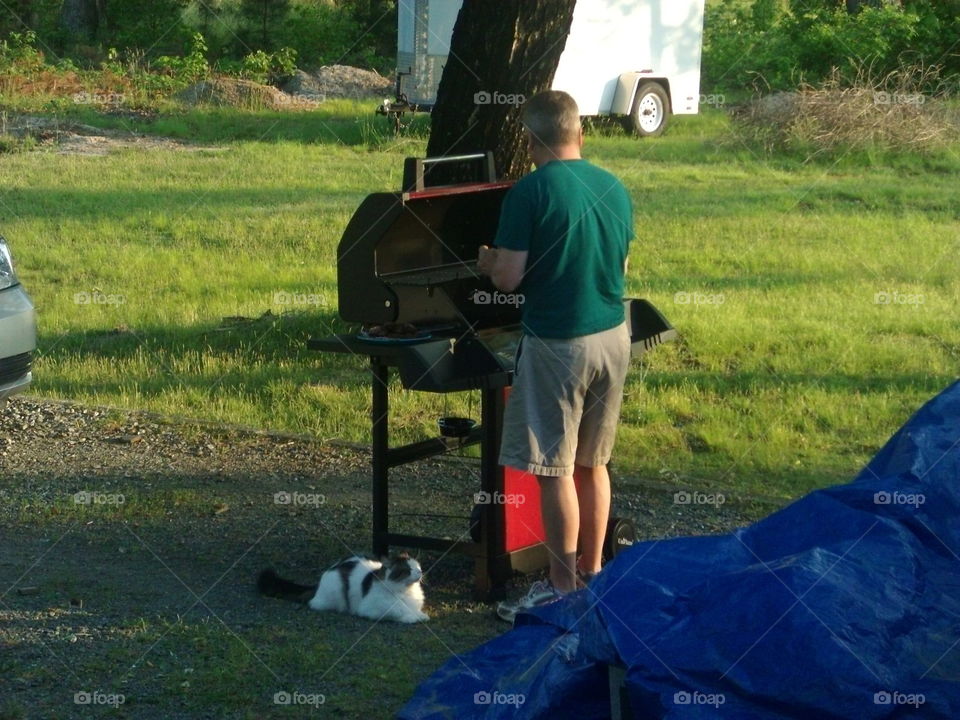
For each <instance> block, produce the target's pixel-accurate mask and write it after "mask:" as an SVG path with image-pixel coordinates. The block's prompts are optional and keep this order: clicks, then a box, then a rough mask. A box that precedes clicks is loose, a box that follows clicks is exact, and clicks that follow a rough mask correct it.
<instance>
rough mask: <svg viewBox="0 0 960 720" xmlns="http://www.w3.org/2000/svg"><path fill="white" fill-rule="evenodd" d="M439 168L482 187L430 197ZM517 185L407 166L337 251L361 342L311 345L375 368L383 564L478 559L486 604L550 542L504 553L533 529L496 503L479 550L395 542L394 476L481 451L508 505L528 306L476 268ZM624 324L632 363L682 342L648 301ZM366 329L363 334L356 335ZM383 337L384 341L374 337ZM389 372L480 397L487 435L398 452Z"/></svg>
mask: <svg viewBox="0 0 960 720" xmlns="http://www.w3.org/2000/svg"><path fill="white" fill-rule="evenodd" d="M437 163H448V164H449V163H457V164H459V165H461V167H462V170H461V172H460V175H461V176H463V175H465V174H466V173H467V172H468V171H469V168H471V167H472V168H475V174H474V179H473V180H472V181H468V182H463V183H459V184H456V185H446V186H431V185H430V184H429V180H430V171H431V169H433V168H435V167H436V165H437ZM511 185H512V183H510V182H498V181H497V180H496V179H495V177H494V174H493V158H492V153H485V154H479V155H465V156H456V157H450V158H428V159H414V158H411V159H408V160H407V161H406V164H405V167H404V190H403V191H402V192H384V193H374V194H372V195H370V196H368V197H367V198H366V199H365V200H364V201H363V202H362V203H361V204H360V206H359V207H358V208H357V210H356V212H355V213H354V215H353V217H352V218H351V220H350V222H349V223H348V225H347V227H346V229H345V230H344V233H343V236H342V238H341V240H340V244H339V247H338V250H337V283H338V300H339V312H340V316H341V318H343V320H345V321H347V322H351V323H357V325H358V332H354V333H343V334H339V335H334V336H331V337H326V338H319V339H311V340H310V341H309V346H310V347H311V348H313V349H315V350H320V351H324V352H337V353H347V354H353V355H358V356H361V357H364V358H368V359H369V363H370V369H371V373H372V381H371V386H372V392H373V408H372V465H373V552H374V553H375V554H385V553H386V552H387V551H388V549H389V547H390V546H391V545H395V546H401V547H409V548H423V549H431V550H439V551H448V550H451V549H453V550H456V551H459V552H463V553H466V554H468V555H471V556H473V557H474V558H475V559H476V592H477V595H478V596H479V597H484V598H491V597H495V596H497V595H499V594H500V589H501V588H502V585H503V583H504V582H505V581H506V579H507V578H508V577H509V576H510V574H511V573H512V571H513V570H520V571H524V572H526V571H530V570H533V569H535V568H538V567H542V566H544V565H545V564H546V560H547V556H546V551H545V548H544V547H543V545H542V543H540V542H533V543H530V544H528V545H526V546H523V547H512V546H510V544H509V542H508V539H507V535H508V534H512V535H513V536H516V533H514V532H513V530H515V529H516V522H520V523H521V524H524V525H525V526H526V524H527V523H526V521H524V519H523V518H521V517H515V518H511V516H510V513H511V512H512V511H511V509H510V508H509V506H507V505H504V504H489V505H485V506H484V508H483V510H484V511H483V512H481V513H480V516H481V521H480V532H479V539H478V540H473V539H470V538H469V532H467V528H466V527H465V528H464V536H463V537H462V538H461V539H458V540H450V539H446V538H430V537H422V536H414V535H404V534H399V533H395V532H391V531H390V527H389V515H388V494H389V485H388V479H389V470H390V468H392V467H396V466H398V465H403V464H406V463H409V462H413V461H415V460H419V459H422V458H426V457H430V456H432V455H437V454H440V453H443V452H447V451H449V450H451V449H454V448H460V447H464V446H467V445H472V444H476V443H479V444H480V490H481V495H483V494H486V497H496V494H497V493H499V494H500V495H503V494H504V488H505V486H504V476H505V473H504V468H502V467H501V466H500V465H498V463H497V457H498V454H499V445H500V433H501V427H502V416H503V407H504V402H505V397H504V395H505V392H504V389H505V388H507V387H508V386H509V385H510V383H511V380H512V376H513V369H514V356H515V352H516V346H517V343H518V342H519V338H520V315H521V305H520V303H519V302H518V301H517V298H516V296H514V295H510V294H505V293H501V292H499V291H498V290H496V288H494V287H493V285H492V284H491V283H490V281H489V279H488V278H486V277H483V276H480V275H479V274H478V273H477V271H476V261H477V256H478V254H479V248H480V246H481V245H492V244H493V240H494V237H495V235H496V229H497V224H498V222H499V219H500V206H501V203H502V202H503V198H504V196H505V195H506V193H507V192H508V191H509V189H510V187H511ZM625 314H626V317H627V321H628V322H629V323H630V328H631V338H632V340H633V349H634V354H635V355H637V354H640V353H642V352H644V351H646V350H649V349H651V348H652V347H654V346H655V345H657V344H659V343H661V342H665V341H667V340H671V339H673V338H674V337H676V332H675V331H674V330H673V328H672V327H671V325H670V324H669V323H668V322H667V321H666V319H665V318H664V317H663V316H662V315H661V314H660V313H659V312H658V311H657V310H656V308H654V307H653V306H652V305H651V304H649V303H648V302H646V301H644V300H630V301H625ZM390 324H395V326H396V324H399V325H405V326H407V327H405V328H402V329H403V330H405V332H402V333H401V336H400V337H396V338H391V337H389V334H390V333H389V330H390V328H391V326H390ZM361 327H362V328H365V329H366V332H365V333H360V332H359V330H360V329H361ZM385 330H386V335H387V337H378V336H377V332H384V331H385ZM390 368H397V370H398V372H399V375H400V380H401V382H402V384H403V386H404V387H405V388H407V389H414V390H422V391H427V392H438V393H446V392H455V391H462V390H473V389H478V390H480V391H481V418H480V425H479V426H476V427H472V428H467V429H465V430H464V432H463V433H457V434H450V435H447V434H444V435H441V436H438V437H434V438H429V439H426V440H423V441H420V442H416V443H411V444H408V445H403V446H399V447H390V444H389V429H388V411H389V402H388V401H389V397H388V392H387V388H388V380H389V373H390ZM514 511H516V509H514ZM524 512H534V513H536V514H537V523H539V509H538V508H536V507H532V506H531V507H527V508H526V509H525V510H524ZM528 520H529V518H528ZM512 522H513V523H514V525H512V526H511V523H512ZM531 522H532V520H531ZM511 528H512V529H513V530H511ZM521 534H522V533H521Z"/></svg>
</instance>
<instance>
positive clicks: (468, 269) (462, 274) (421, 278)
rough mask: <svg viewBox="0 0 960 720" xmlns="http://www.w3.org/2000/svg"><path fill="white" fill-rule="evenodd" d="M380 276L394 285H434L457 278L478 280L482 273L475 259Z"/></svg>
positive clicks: (453, 280)
mask: <svg viewBox="0 0 960 720" xmlns="http://www.w3.org/2000/svg"><path fill="white" fill-rule="evenodd" d="M378 277H379V278H380V279H381V280H386V281H387V282H389V283H391V284H392V285H410V286H414V287H433V286H435V285H443V284H444V283H449V282H455V281H457V280H476V279H477V278H479V277H480V273H478V272H477V262H476V261H475V260H473V261H468V262H458V263H456V264H452V265H437V266H435V267H431V268H418V269H416V270H404V271H402V272H393V273H381V274H380V275H379V276H378Z"/></svg>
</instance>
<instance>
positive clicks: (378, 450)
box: [370, 358, 390, 557]
mask: <svg viewBox="0 0 960 720" xmlns="http://www.w3.org/2000/svg"><path fill="white" fill-rule="evenodd" d="M370 372H371V374H372V380H371V383H372V385H373V410H372V416H373V417H372V420H373V438H372V440H373V447H372V451H373V452H372V456H373V458H372V466H373V473H372V474H373V488H372V490H373V492H372V496H373V554H374V556H375V557H380V556H383V555H387V554H388V553H389V552H390V546H389V543H388V542H387V532H388V531H389V516H388V512H389V505H388V501H389V493H390V486H389V468H388V467H387V450H388V449H389V448H390V430H389V415H388V412H389V407H390V406H389V399H388V394H387V383H388V381H389V380H390V371H389V369H388V368H387V366H386V365H383V364H382V363H380V362H378V361H377V359H376V358H370Z"/></svg>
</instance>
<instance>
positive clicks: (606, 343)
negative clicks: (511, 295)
mask: <svg viewBox="0 0 960 720" xmlns="http://www.w3.org/2000/svg"><path fill="white" fill-rule="evenodd" d="M629 362H630V336H629V333H628V331H627V326H626V323H624V324H623V325H619V326H617V327H615V328H612V329H610V330H604V331H603V332H598V333H594V334H593V335H584V336H582V337H577V338H571V339H569V340H555V339H542V338H536V337H533V336H530V335H525V336H524V337H523V340H522V341H521V344H520V347H519V349H518V350H517V363H516V372H515V373H514V381H513V391H512V392H511V394H510V399H509V401H508V402H507V407H506V409H505V410H504V415H503V439H502V441H501V446H500V464H501V465H507V466H509V467H513V468H517V469H519V470H525V471H526V472H529V473H533V474H534V475H546V476H550V477H561V476H566V475H572V474H573V466H574V463H576V464H577V465H583V466H585V467H599V466H600V465H606V464H607V462H609V461H610V455H611V453H612V452H613V444H614V440H615V439H616V433H617V422H618V420H619V417H620V403H621V401H622V399H623V384H624V381H625V379H626V375H627V366H628V364H629Z"/></svg>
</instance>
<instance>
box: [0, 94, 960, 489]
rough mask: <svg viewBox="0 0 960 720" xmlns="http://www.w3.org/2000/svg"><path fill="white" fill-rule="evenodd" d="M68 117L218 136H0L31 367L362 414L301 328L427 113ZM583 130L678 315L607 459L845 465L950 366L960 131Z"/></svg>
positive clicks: (343, 372) (657, 286)
mask: <svg viewBox="0 0 960 720" xmlns="http://www.w3.org/2000/svg"><path fill="white" fill-rule="evenodd" d="M83 119H84V121H86V122H91V123H95V122H96V123H99V124H106V125H113V126H123V125H130V126H131V127H136V128H137V129H138V130H139V131H147V132H157V133H160V134H168V135H173V136H176V137H180V138H185V139H191V140H195V141H197V142H199V143H201V144H203V145H209V146H211V147H210V149H208V150H199V151H192V152H171V151H144V152H134V151H127V152H122V153H118V154H114V155H110V156H107V157H76V156H61V155H56V154H53V153H50V152H34V153H21V154H16V155H12V156H7V157H5V158H4V162H3V164H2V165H0V212H2V231H3V233H4V234H5V235H6V236H7V237H8V239H9V240H10V241H11V243H12V247H13V250H14V253H15V255H16V259H17V261H18V268H19V271H20V274H21V276H22V279H23V281H24V283H25V285H26V287H27V288H28V289H29V291H30V292H31V294H32V295H33V297H34V299H35V301H36V303H37V306H38V308H39V311H40V319H41V328H40V329H41V348H40V349H41V357H40V359H39V361H38V363H37V366H36V373H35V375H36V384H35V386H34V392H36V393H38V394H41V395H46V396H51V397H67V398H74V399H78V400H82V401H84V402H90V403H98V404H107V405H117V406H121V407H131V408H146V409H150V410H153V411H158V412H162V413H169V414H175V415H185V416H192V417H202V418H208V419H214V420H221V421H225V422H231V423H240V424H244V425H253V426H258V427H264V428H273V429H278V430H290V431H296V432H306V433H311V434H314V435H317V436H318V437H322V438H340V439H346V440H352V441H361V442H362V441H366V440H368V437H369V425H368V423H369V415H368V413H369V389H368V377H367V374H366V368H365V364H364V362H363V361H362V360H360V359H356V358H342V357H331V356H320V355H317V354H315V353H312V352H309V351H307V350H306V349H305V341H306V339H307V338H308V337H310V336H315V335H325V334H329V333H331V332H334V331H344V330H347V329H348V328H346V327H345V326H344V325H343V324H342V323H341V321H340V320H339V318H338V316H337V307H336V302H337V300H336V298H337V288H336V268H335V255H336V247H337V243H338V241H339V237H340V233H341V232H342V230H343V228H344V226H345V225H346V223H347V221H348V220H349V218H350V216H351V214H352V212H353V210H354V209H355V208H356V207H357V205H358V204H359V202H360V201H361V199H362V198H363V197H364V196H365V195H366V194H367V193H370V192H374V191H382V190H392V189H396V188H398V187H399V185H400V181H401V170H402V161H403V158H404V157H406V156H413V155H418V154H422V153H423V151H424V144H425V134H424V132H423V127H422V125H420V126H418V127H417V128H415V129H414V131H413V132H411V133H407V134H404V135H401V136H399V137H394V136H393V134H392V132H391V131H390V130H389V128H388V126H387V124H386V120H385V119H383V118H377V117H375V116H373V115H372V107H366V106H364V105H363V104H361V103H340V104H330V106H329V107H322V108H321V110H319V111H317V112H316V113H313V112H311V113H286V114H283V113H267V112H261V113H242V112H238V111H226V110H224V111H194V112H185V113H184V112H178V113H171V114H168V115H161V116H160V117H158V118H156V119H154V120H151V121H149V122H145V123H143V122H141V123H136V122H134V121H132V120H129V119H122V118H121V119H118V118H103V117H96V116H93V115H90V114H89V113H87V114H86V115H84V116H83ZM417 122H418V123H421V124H422V123H423V122H424V119H420V120H418V121H417ZM586 154H587V156H588V157H589V158H591V159H593V160H594V161H596V162H598V163H599V164H601V165H603V166H604V167H607V168H609V169H610V170H612V171H613V172H615V173H617V174H618V175H619V176H621V177H622V178H623V179H624V182H625V183H626V184H627V186H628V188H629V189H630V192H631V195H632V197H633V201H634V206H635V211H636V241H635V243H634V245H633V248H632V251H631V264H630V276H629V279H628V289H629V294H630V295H631V296H637V297H646V298H649V299H650V300H652V301H653V302H654V303H655V304H656V305H657V306H658V307H659V308H660V309H661V311H663V312H664V314H665V315H666V316H667V317H668V318H669V319H670V320H671V321H672V322H673V324H674V325H675V326H676V327H677V328H678V329H679V330H680V333H681V335H682V340H681V342H679V343H676V344H673V345H668V346H664V347H661V348H658V349H657V350H656V351H655V352H653V353H651V354H650V355H648V356H646V357H645V358H644V360H643V361H642V362H637V363H635V365H634V369H633V370H632V373H631V376H630V380H629V384H628V396H627V399H626V403H625V406H624V410H623V423H622V426H621V430H620V443H619V449H618V454H617V458H616V466H617V475H618V478H620V479H621V480H620V481H622V482H623V481H628V480H629V478H647V479H651V478H653V479H656V478H662V477H664V476H667V477H671V478H682V479H683V482H687V483H689V484H695V485H696V486H698V487H701V486H711V487H713V486H718V487H725V488H727V487H735V488H739V489H741V490H746V491H752V492H758V493H763V494H768V495H775V496H780V497H788V496H796V495H798V494H801V493H803V492H805V491H806V490H808V489H810V488H812V487H817V486H822V485H826V484H832V483H835V482H841V481H844V480H846V479H848V478H849V477H850V476H851V474H852V473H853V472H855V471H856V470H857V469H858V467H859V466H860V465H861V464H862V463H863V462H864V461H865V460H866V459H868V458H869V456H870V455H871V454H872V453H873V452H874V451H875V450H876V448H877V447H879V445H880V444H882V442H883V441H884V440H885V439H886V438H887V437H888V436H889V435H890V434H891V433H892V432H893V431H894V430H896V429H897V428H898V427H899V426H900V425H901V424H902V423H903V421H904V420H905V419H906V418H907V416H908V415H909V414H910V413H911V412H912V411H913V410H914V409H915V408H916V407H918V406H919V405H920V404H921V403H922V402H923V401H924V400H926V399H927V398H929V397H930V396H931V395H933V394H934V393H936V392H937V391H938V390H939V389H941V388H943V387H944V386H945V385H947V384H948V383H949V382H950V381H951V380H952V379H953V378H954V377H955V376H956V374H957V365H958V359H960V329H958V325H957V323H956V320H955V317H956V315H955V308H956V306H957V302H958V300H960V282H958V277H960V273H958V269H960V268H958V260H957V252H956V250H957V245H958V242H960V219H958V214H957V207H960V203H958V201H960V191H958V190H957V186H956V183H955V182H954V178H955V176H956V173H957V171H958V170H960V154H953V155H947V156H944V157H941V158H930V157H920V156H908V155H897V156H891V155H886V156H883V157H873V156H870V155H869V154H865V153H861V154H859V155H856V156H844V155H839V156H835V157H832V158H830V159H822V160H818V161H816V162H804V158H801V157H791V156H776V157H766V156H759V155H757V154H756V152H755V151H754V150H753V149H751V148H749V147H747V146H745V145H743V144H741V143H739V142H738V141H737V139H736V137H735V136H734V134H733V133H732V132H731V131H730V129H729V127H728V123H727V121H726V118H725V116H724V115H723V114H721V113H718V112H713V113H708V114H706V115H705V116H702V117H699V118H677V119H676V121H675V122H674V125H673V127H672V128H671V131H670V133H669V134H668V135H667V136H665V137H663V138H660V139H658V140H654V141H638V140H635V139H632V138H627V137H624V136H621V135H618V134H616V133H613V132H607V131H603V132H597V133H595V134H593V135H591V137H589V138H588V141H587V147H586ZM284 294H297V295H299V296H301V297H302V298H304V301H303V302H302V303H300V304H296V305H290V304H283V303H282V302H281V301H282V299H283V298H284V297H285V295H284ZM85 299H91V302H86V303H85V302H83V300H85ZM884 301H888V302H884ZM393 402H394V404H393V410H394V416H393V423H394V431H395V432H396V433H397V437H398V438H407V439H410V438H413V437H418V436H421V435H422V434H423V433H427V432H434V431H435V418H436V417H437V416H438V415H439V414H446V413H448V412H453V411H455V412H464V413H471V414H473V415H474V416H478V415H479V400H478V398H477V396H476V394H472V395H471V394H464V395H462V396H457V397H443V396H434V395H426V394H423V393H411V392H406V391H403V390H402V389H400V388H399V386H396V387H395V392H394V399H393ZM665 474H666V475H665Z"/></svg>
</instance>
